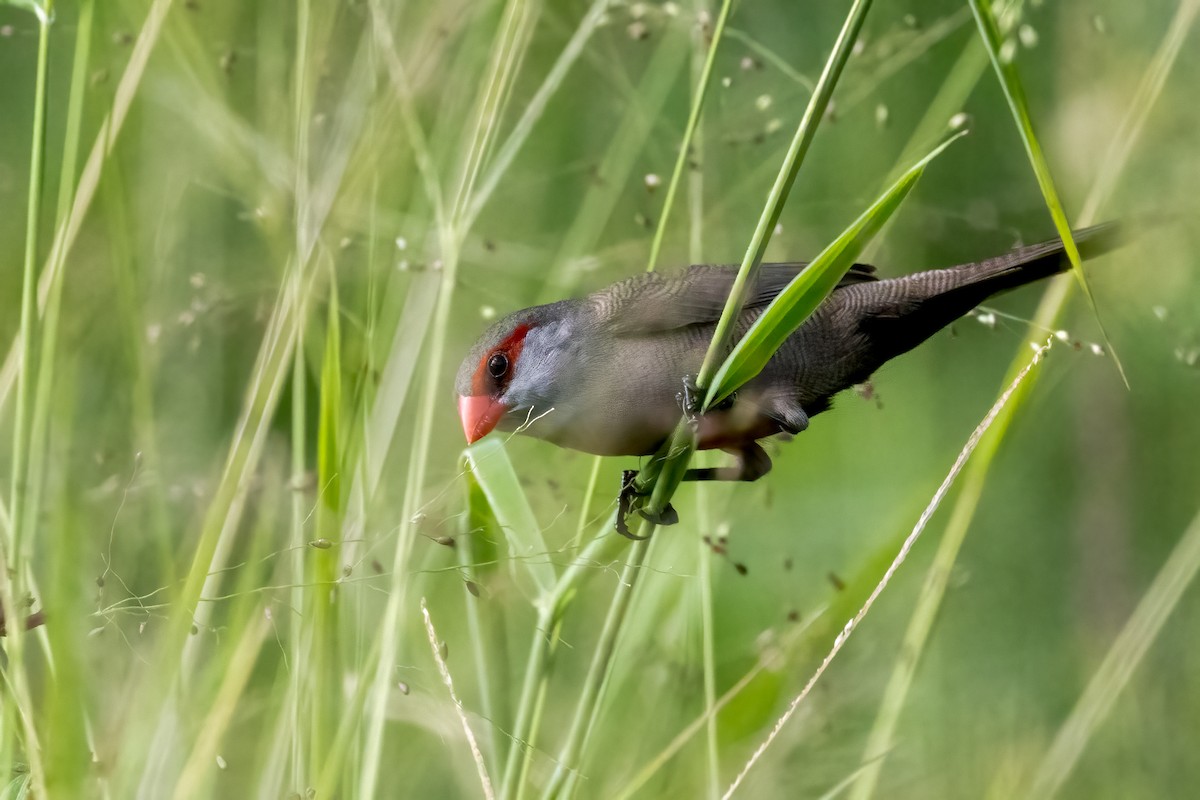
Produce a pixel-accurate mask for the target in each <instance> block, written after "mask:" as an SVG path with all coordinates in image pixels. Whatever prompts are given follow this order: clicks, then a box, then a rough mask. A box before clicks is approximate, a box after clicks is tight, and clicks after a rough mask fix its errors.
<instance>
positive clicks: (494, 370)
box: [487, 353, 508, 378]
mask: <svg viewBox="0 0 1200 800" xmlns="http://www.w3.org/2000/svg"><path fill="white" fill-rule="evenodd" d="M487 367H488V373H489V374H490V375H491V376H492V377H493V378H503V377H504V375H505V374H506V373H507V372H508V356H506V355H504V354H503V353H496V354H495V355H493V356H492V357H491V358H489V359H488V362H487Z"/></svg>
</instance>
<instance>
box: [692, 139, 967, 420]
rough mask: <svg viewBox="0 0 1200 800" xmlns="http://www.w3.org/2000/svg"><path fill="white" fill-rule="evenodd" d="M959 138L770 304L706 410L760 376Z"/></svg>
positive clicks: (715, 385) (732, 357)
mask: <svg viewBox="0 0 1200 800" xmlns="http://www.w3.org/2000/svg"><path fill="white" fill-rule="evenodd" d="M961 135H962V134H956V135H955V136H954V137H953V138H952V139H948V140H947V141H945V142H943V143H942V144H940V145H938V146H937V147H936V148H935V149H934V150H933V152H931V153H929V155H927V156H925V157H924V158H922V159H921V160H920V161H918V162H917V163H916V164H914V165H913V166H912V167H911V168H910V169H909V170H908V171H907V172H905V173H904V174H903V175H901V176H900V179H899V180H898V181H896V182H895V183H894V184H893V185H892V187H891V188H890V189H888V190H887V191H886V192H884V193H883V195H882V196H880V198H879V199H878V200H876V201H875V202H874V203H873V204H872V205H871V207H870V208H868V209H867V210H866V211H864V212H863V213H862V215H861V216H859V218H858V219H856V220H855V221H854V222H853V224H851V225H850V227H849V228H847V229H846V230H844V231H843V232H842V233H841V235H840V236H838V237H837V238H836V239H834V240H833V241H832V242H831V243H830V244H829V246H828V247H826V248H825V249H824V250H822V251H821V254H820V255H818V256H817V257H816V258H815V259H813V260H812V263H810V264H809V265H808V266H807V267H805V268H804V270H803V271H801V272H800V274H799V275H797V276H796V277H795V278H794V279H792V281H791V283H789V284H788V285H787V287H786V288H785V289H784V290H783V291H782V292H780V293H779V295H778V296H777V297H776V298H775V299H774V300H772V301H771V304H770V305H769V306H767V309H766V310H765V311H764V312H763V313H762V315H761V316H759V318H758V319H756V320H755V321H754V324H753V325H751V326H750V330H748V331H746V334H745V335H744V336H742V338H741V339H739V340H738V342H737V344H736V345H734V347H733V350H732V351H731V352H730V353H729V355H728V356H726V358H725V361H724V362H723V363H722V364H721V367H720V368H719V369H718V370H717V374H716V375H715V376H714V377H713V382H712V385H711V386H709V388H708V394H707V396H706V397H705V399H704V407H705V408H710V407H712V405H713V404H714V403H719V402H720V401H721V400H723V399H725V398H726V397H728V396H729V395H731V394H733V393H734V392H736V391H737V390H738V389H739V388H741V387H742V386H744V385H745V384H746V383H748V382H749V381H751V380H752V379H753V378H754V376H755V375H757V374H758V373H760V372H762V370H763V367H765V366H766V365H767V362H768V361H770V360H771V357H772V356H773V355H775V351H777V350H778V349H779V348H780V347H781V346H782V345H783V343H784V341H785V340H786V339H787V338H788V337H789V336H791V335H792V334H793V333H795V332H796V331H797V330H799V329H800V326H801V325H803V324H804V321H805V320H807V319H808V318H809V317H810V316H811V315H812V313H813V312H814V311H816V310H817V307H818V306H820V304H821V303H822V302H823V301H824V300H825V298H826V297H828V296H829V293H830V292H832V291H833V289H834V287H835V286H837V284H838V282H839V281H840V280H841V279H842V277H843V276H844V275H845V274H846V271H847V270H848V269H850V267H851V266H853V265H854V261H855V259H857V258H858V256H859V254H860V253H862V251H863V248H865V247H866V246H867V243H868V242H870V241H871V239H872V238H873V237H874V236H875V235H876V234H877V233H879V230H880V229H881V228H883V226H884V225H886V224H887V222H888V220H890V219H891V218H892V214H894V213H895V212H896V210H897V209H898V208H899V207H900V204H901V203H903V202H904V198H906V197H908V193H909V192H910V191H912V188H913V187H914V186H916V184H917V180H918V179H919V178H920V177H921V175H922V174H923V173H924V172H925V167H926V166H928V165H929V162H930V161H932V160H933V159H935V158H937V156H938V155H940V154H941V152H942V151H943V150H945V149H946V148H947V147H948V146H949V145H950V143H951V142H952V141H954V139H957V138H958V137H959V136H961Z"/></svg>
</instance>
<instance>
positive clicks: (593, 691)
mask: <svg viewBox="0 0 1200 800" xmlns="http://www.w3.org/2000/svg"><path fill="white" fill-rule="evenodd" d="M869 8H870V0H856V2H855V4H854V5H853V6H852V7H851V9H850V12H849V14H848V15H847V18H846V22H845V24H844V25H843V27H842V30H841V32H840V33H839V35H838V38H837V41H836V42H835V44H834V48H833V52H832V53H831V54H830V56H829V59H828V61H827V62H826V65H825V69H824V70H823V71H822V74H821V78H820V80H819V81H818V84H817V91H816V92H815V93H814V95H813V97H812V99H811V101H810V103H809V105H808V107H807V109H806V110H805V114H804V116H803V117H802V119H801V122H800V125H799V127H798V128H797V131H796V135H795V137H793V140H792V144H791V146H790V147H789V149H788V153H787V155H786V156H785V158H784V162H783V165H782V167H781V169H780V172H779V175H778V177H777V178H776V181H775V184H774V186H773V187H772V189H771V192H770V194H769V195H768V199H767V204H766V206H765V207H764V209H763V213H762V215H761V216H760V219H759V224H758V227H757V228H756V230H755V232H754V236H753V237H752V239H751V244H750V246H749V248H748V249H747V251H746V256H745V258H744V259H743V261H742V265H741V267H740V269H739V271H738V276H737V279H736V280H735V283H734V286H733V289H732V290H731V292H730V296H729V299H728V301H727V302H726V305H725V309H724V311H723V312H722V315H721V318H720V320H719V321H718V323H717V327H716V331H715V332H714V334H713V339H712V342H711V343H710V345H709V348H708V352H707V353H706V354H705V358H704V364H703V366H702V367H701V370H700V375H699V377H698V379H697V386H698V388H699V390H700V392H701V393H703V392H705V390H706V389H707V388H708V386H709V384H710V382H711V379H712V377H713V375H714V374H715V371H716V368H717V366H718V364H719V363H720V361H721V360H722V359H723V358H724V354H725V353H726V352H727V351H728V347H729V342H730V339H731V338H732V335H733V321H734V320H736V319H737V318H738V316H739V315H740V313H741V309H742V306H743V305H744V304H745V295H746V293H747V291H748V289H747V287H748V286H749V285H750V281H751V279H752V278H753V275H754V274H755V272H756V271H757V269H758V266H759V264H761V262H762V257H763V254H764V252H765V250H766V246H767V244H768V242H769V241H770V237H771V234H772V232H773V231H774V228H775V225H776V223H777V222H778V219H779V215H780V214H781V213H782V210H783V204H784V202H785V201H786V199H787V195H788V192H789V191H790V189H791V186H792V184H793V182H794V181H795V177H796V175H797V173H798V172H799V168H800V164H801V162H802V161H803V157H804V155H805V154H806V153H807V151H808V148H809V145H810V144H811V142H812V138H813V136H814V135H815V133H816V128H817V125H818V124H819V122H820V119H821V118H822V117H823V116H824V113H825V109H826V107H827V106H828V102H829V99H830V97H831V96H832V94H833V88H834V86H835V85H836V83H837V80H838V77H839V76H840V75H841V71H842V68H843V67H844V66H845V63H846V60H847V58H848V57H849V54H850V51H851V49H852V47H853V43H854V40H855V38H856V37H857V34H858V31H859V30H860V28H861V27H862V23H863V20H864V19H865V15H866V12H867V10H868V9H869ZM711 399H712V398H709V400H710V401H711ZM695 447H696V440H695V433H694V431H693V429H692V427H691V425H690V424H689V423H688V421H687V420H681V421H680V424H679V425H678V426H677V427H676V429H675V431H674V433H673V434H672V435H671V437H670V439H669V440H668V442H667V443H666V445H664V447H663V448H662V449H661V450H660V452H659V454H658V455H657V456H656V457H655V459H654V460H653V461H652V462H651V466H650V468H648V469H644V470H643V471H642V475H641V476H640V477H639V480H638V488H639V492H640V493H641V494H648V495H649V501H648V502H647V503H646V510H647V511H648V512H649V513H650V514H651V515H655V514H656V513H660V512H661V511H662V510H663V509H664V508H665V507H666V506H667V505H668V503H669V502H670V498H671V496H672V495H673V494H674V492H675V490H676V488H677V487H678V486H679V483H680V481H681V480H682V478H683V473H684V471H685V470H686V467H687V462H688V461H689V460H690V458H691V455H692V453H693V452H694V451H695ZM641 523H642V524H641V526H640V528H639V531H638V535H639V536H642V537H649V536H650V535H652V534H653V531H654V527H655V526H654V524H653V523H651V522H649V521H648V520H646V519H643V520H642V521H641ZM646 550H647V547H646V546H645V544H644V540H643V541H642V542H639V544H638V546H635V547H634V548H632V550H631V552H630V554H629V558H628V563H627V566H626V570H625V572H624V573H623V576H622V583H621V585H620V586H619V587H618V591H617V592H616V593H615V594H614V597H613V601H612V604H611V606H610V609H609V614H608V617H607V618H606V621H605V626H604V630H603V632H602V634H601V638H600V643H599V644H598V646H597V650H596V655H595V657H594V659H593V661H592V666H591V667H590V668H589V671H588V675H587V677H586V678H585V681H584V686H583V688H582V690H581V693H580V694H581V696H580V701H579V704H578V706H577V709H576V714H575V718H574V721H573V722H572V725H571V729H570V733H569V734H568V738H567V742H566V744H565V745H564V747H563V749H562V752H561V755H560V757H559V760H558V766H557V768H556V769H555V772H554V776H553V778H552V780H551V783H550V785H549V786H548V787H547V790H546V792H545V793H544V795H543V796H544V797H546V798H550V797H554V796H555V795H556V794H557V792H558V791H559V789H560V788H562V787H563V785H564V783H565V782H566V781H567V780H568V774H569V773H570V771H571V770H573V769H575V766H576V763H577V761H578V755H579V750H580V748H581V747H582V744H583V738H584V735H585V733H586V731H587V730H588V729H589V728H590V727H591V725H592V724H594V719H595V717H596V715H597V713H598V712H597V709H598V702H599V699H600V697H601V695H602V692H601V685H602V683H603V682H604V681H605V680H606V679H607V676H608V674H609V666H610V664H609V662H610V659H611V655H612V652H613V648H614V647H615V643H616V639H617V637H618V635H619V633H620V629H621V624H622V623H623V621H624V618H625V613H626V611H627V609H628V603H629V596H631V594H632V589H633V583H634V582H635V581H636V577H637V573H638V571H639V569H640V567H641V563H642V560H643V559H644V558H645V554H646Z"/></svg>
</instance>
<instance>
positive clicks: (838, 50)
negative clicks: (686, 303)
mask: <svg viewBox="0 0 1200 800" xmlns="http://www.w3.org/2000/svg"><path fill="white" fill-rule="evenodd" d="M870 8H871V0H855V2H854V5H853V6H851V7H850V11H849V12H847V14H846V21H845V22H844V23H842V29H841V31H839V32H838V38H837V40H836V41H835V42H834V43H833V51H832V52H831V53H830V54H829V59H828V60H827V61H826V62H825V68H824V69H822V70H821V77H820V78H818V79H817V88H816V90H814V91H813V95H812V97H811V98H809V101H808V106H807V107H806V108H805V109H804V116H803V117H801V118H800V125H799V127H797V128H796V135H795V136H793V137H792V143H791V144H790V145H789V146H788V151H787V155H785V156H784V158H783V164H782V166H781V167H780V169H779V174H778V175H777V176H776V177H775V183H774V185H772V186H771V192H770V194H768V195H767V202H766V205H764V206H763V210H762V215H761V216H760V217H759V219H758V225H757V227H755V229H754V235H753V236H752V237H751V238H750V245H749V246H748V247H747V248H746V255H744V256H743V257H742V264H741V267H739V268H738V274H737V278H736V279H735V280H734V282H733V288H732V289H730V291H729V299H728V300H727V301H726V303H725V309H724V311H722V312H721V318H720V319H719V320H718V321H717V329H716V331H714V332H713V340H712V344H711V345H710V346H709V348H708V352H707V353H706V354H705V356H704V363H703V364H701V365H700V374H699V375H698V376H697V378H696V385H697V387H699V389H700V390H701V391H704V390H705V389H706V388H707V387H709V386H710V385H711V384H712V382H713V376H714V374H715V373H716V371H717V368H718V359H720V358H721V353H724V352H725V351H726V350H727V348H728V347H729V342H730V340H731V339H732V338H733V330H734V327H733V326H734V323H735V322H736V321H737V318H738V317H739V316H740V315H741V312H742V306H744V305H745V304H746V296H747V294H748V292H749V287H750V286H752V285H753V283H754V277H755V276H756V275H757V274H758V268H759V266H760V265H761V264H762V260H763V255H764V254H765V253H766V252H767V245H768V244H770V242H771V233H772V232H773V231H774V230H775V226H776V225H778V224H779V215H780V214H782V213H783V205H784V203H786V202H787V198H788V194H789V193H790V192H791V190H792V184H793V183H795V182H796V175H797V174H798V173H799V172H800V165H801V164H802V163H804V156H805V155H806V154H807V153H808V148H809V147H810V146H811V145H812V141H813V137H815V136H816V135H817V126H818V125H820V124H821V120H823V119H824V118H825V112H826V110H827V109H828V108H829V101H830V99H831V98H832V97H833V88H834V87H835V86H836V85H837V82H838V79H839V78H840V77H841V75H842V70H843V69H844V68H845V66H846V61H847V60H848V59H849V58H850V53H851V51H852V50H853V49H854V43H855V41H857V40H858V32H859V30H861V29H862V24H863V21H864V20H865V19H866V18H867V11H869V10H870Z"/></svg>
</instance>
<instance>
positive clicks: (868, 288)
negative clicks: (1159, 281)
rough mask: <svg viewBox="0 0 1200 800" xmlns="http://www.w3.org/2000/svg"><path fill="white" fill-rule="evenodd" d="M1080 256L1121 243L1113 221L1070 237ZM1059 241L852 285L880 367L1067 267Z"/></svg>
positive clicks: (1068, 262)
mask: <svg viewBox="0 0 1200 800" xmlns="http://www.w3.org/2000/svg"><path fill="white" fill-rule="evenodd" d="M1074 238H1075V242H1076V244H1077V245H1078V246H1079V253H1080V256H1081V257H1082V258H1084V259H1088V258H1095V257H1096V256H1099V255H1102V254H1104V253H1107V252H1109V251H1110V250H1113V249H1115V248H1117V247H1119V246H1120V245H1121V244H1123V241H1122V237H1121V231H1120V228H1119V226H1118V225H1117V223H1113V222H1109V223H1105V224H1102V225H1096V226H1094V227H1091V228H1086V229H1084V230H1081V231H1077V232H1076V233H1075V237H1074ZM1070 266H1071V262H1070V260H1069V259H1068V258H1067V254H1066V251H1065V249H1064V247H1063V243H1062V241H1061V240H1060V239H1052V240H1050V241H1046V242H1042V243H1040V244H1034V245H1029V246H1027V247H1018V248H1015V249H1013V250H1010V251H1009V252H1007V253H1004V254H1003V255H999V256H996V257H994V258H989V259H986V260H984V261H977V262H974V263H970V264H960V265H959V266H957V267H950V268H949V269H938V270H931V271H929V272H918V273H916V274H913V275H907V276H905V277H903V278H895V279H892V280H885V281H879V282H877V283H871V284H863V285H861V286H860V287H854V288H855V289H856V290H857V291H859V292H862V293H863V295H869V296H864V297H862V298H861V300H860V302H861V301H865V302H866V304H867V306H868V308H867V309H864V310H865V311H866V313H865V314H863V315H862V316H861V317H860V318H861V319H862V327H863V331H862V332H863V333H865V334H867V340H868V341H871V342H872V343H873V345H874V347H873V349H875V348H878V349H879V351H880V352H876V353H873V354H872V356H873V358H872V359H871V360H872V361H877V363H878V364H882V363H883V362H884V361H887V360H888V359H890V358H894V357H895V356H898V355H900V354H901V353H905V352H907V351H909V350H911V349H912V348H914V347H916V346H917V345H919V344H920V343H921V342H923V341H925V340H926V339H928V338H929V337H930V336H932V335H933V334H935V333H937V332H938V331H939V330H941V329H942V328H944V327H946V326H947V325H949V324H950V323H952V322H954V320H956V319H958V318H959V317H961V316H963V315H965V314H967V313H968V312H970V311H971V309H973V308H975V307H976V306H978V305H979V304H980V303H982V302H984V301H985V300H987V299H988V298H989V297H992V296H993V295H997V294H1000V293H1001V292H1006V291H1008V290H1009V289H1015V288H1017V287H1018V286H1024V285H1025V284H1027V283H1033V282H1034V281H1038V280H1041V279H1042V278H1048V277H1050V276H1051V275H1056V274H1058V273H1060V272H1065V271H1066V270H1068V269H1070Z"/></svg>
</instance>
